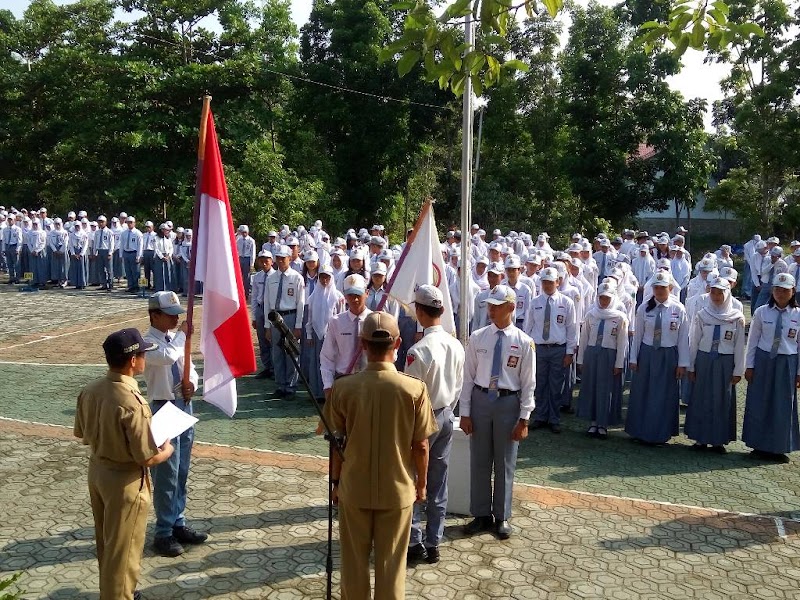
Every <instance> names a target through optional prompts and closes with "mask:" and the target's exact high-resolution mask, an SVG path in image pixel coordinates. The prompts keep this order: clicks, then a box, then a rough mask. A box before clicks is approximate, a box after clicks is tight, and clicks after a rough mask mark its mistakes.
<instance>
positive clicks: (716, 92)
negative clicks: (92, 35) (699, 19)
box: [0, 0, 729, 130]
mask: <svg viewBox="0 0 800 600" xmlns="http://www.w3.org/2000/svg"><path fill="white" fill-rule="evenodd" d="M599 1H600V3H601V4H604V5H607V6H611V5H613V4H617V3H618V1H619V0H599ZM56 2H57V3H58V4H67V3H68V2H67V1H64V0H56ZM311 2H312V0H292V18H293V19H294V22H295V23H297V26H298V28H299V27H302V26H303V25H304V24H305V23H306V21H307V20H308V15H309V13H310V12H311ZM578 2H579V4H583V5H585V4H588V1H587V0H578ZM28 4H30V1H29V0H0V8H5V9H9V10H11V12H12V13H14V15H15V16H16V17H17V18H19V17H21V16H22V14H23V12H24V11H25V9H26V8H27V6H28ZM564 18H565V17H563V16H560V17H559V19H564ZM567 24H568V23H567V22H566V21H565V22H564V25H565V29H566V25H567ZM704 56H705V54H704V53H703V52H697V51H695V50H691V49H689V50H687V51H686V54H684V56H683V64H684V67H683V70H682V71H681V72H680V73H679V74H678V75H676V76H674V77H671V78H670V79H669V80H668V81H669V84H670V86H671V87H672V88H673V89H675V90H677V91H679V92H680V93H681V94H682V95H683V97H684V99H685V100H690V99H692V98H705V99H706V100H707V101H708V107H709V109H710V108H711V104H712V103H713V102H714V100H719V99H721V98H722V92H721V90H720V87H719V82H720V80H721V79H722V78H723V77H725V76H726V75H727V73H728V71H729V69H728V67H727V66H726V65H719V64H703V58H704ZM705 124H706V129H709V130H710V129H711V111H710V110H709V111H708V112H707V113H706V119H705Z"/></svg>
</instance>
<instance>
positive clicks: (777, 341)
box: [769, 310, 783, 358]
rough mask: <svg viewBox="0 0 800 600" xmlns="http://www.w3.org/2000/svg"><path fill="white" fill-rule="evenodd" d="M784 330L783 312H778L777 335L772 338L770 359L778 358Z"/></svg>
mask: <svg viewBox="0 0 800 600" xmlns="http://www.w3.org/2000/svg"><path fill="white" fill-rule="evenodd" d="M782 329H783V311H782V310H779V311H778V321H777V322H776V323H775V334H774V335H773V336H772V349H771V350H770V351H769V357H770V358H775V357H776V356H778V348H779V347H780V345H781V330H782Z"/></svg>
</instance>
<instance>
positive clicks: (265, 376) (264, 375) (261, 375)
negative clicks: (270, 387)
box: [256, 369, 271, 379]
mask: <svg viewBox="0 0 800 600" xmlns="http://www.w3.org/2000/svg"><path fill="white" fill-rule="evenodd" d="M270 375H271V373H270V372H269V371H267V370H266V369H264V370H263V371H261V372H260V373H259V374H258V375H256V379H269V376H270Z"/></svg>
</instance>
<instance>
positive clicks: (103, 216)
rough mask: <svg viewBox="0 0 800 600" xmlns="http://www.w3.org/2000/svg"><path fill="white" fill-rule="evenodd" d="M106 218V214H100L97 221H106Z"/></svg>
mask: <svg viewBox="0 0 800 600" xmlns="http://www.w3.org/2000/svg"><path fill="white" fill-rule="evenodd" d="M105 220H106V216H105V215H100V216H99V217H97V222H98V223H99V222H100V221H105Z"/></svg>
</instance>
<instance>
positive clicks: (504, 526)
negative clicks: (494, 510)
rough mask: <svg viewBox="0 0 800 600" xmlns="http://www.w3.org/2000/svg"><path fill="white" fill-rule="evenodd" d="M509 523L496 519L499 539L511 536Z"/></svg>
mask: <svg viewBox="0 0 800 600" xmlns="http://www.w3.org/2000/svg"><path fill="white" fill-rule="evenodd" d="M511 531H512V529H511V525H509V523H508V521H498V522H497V537H498V538H500V539H501V540H507V539H508V538H510V537H511Z"/></svg>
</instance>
